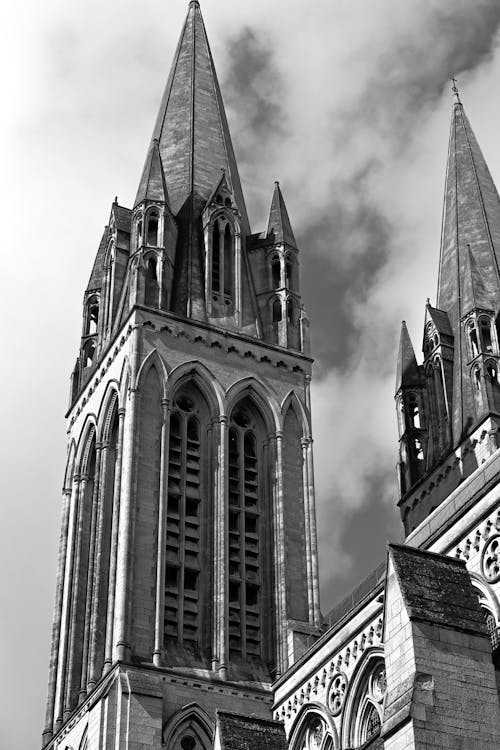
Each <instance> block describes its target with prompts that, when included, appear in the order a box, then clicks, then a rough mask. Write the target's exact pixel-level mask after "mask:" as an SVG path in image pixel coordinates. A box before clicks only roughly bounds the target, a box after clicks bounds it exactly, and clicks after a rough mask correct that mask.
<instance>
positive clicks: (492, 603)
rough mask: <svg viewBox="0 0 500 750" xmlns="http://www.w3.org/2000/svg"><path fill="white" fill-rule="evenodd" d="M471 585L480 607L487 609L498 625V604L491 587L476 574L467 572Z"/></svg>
mask: <svg viewBox="0 0 500 750" xmlns="http://www.w3.org/2000/svg"><path fill="white" fill-rule="evenodd" d="M469 575H470V578H471V582H472V585H473V586H474V588H475V589H476V592H477V594H478V597H479V604H480V606H481V607H484V608H486V609H489V610H490V611H491V613H492V615H493V616H494V617H495V619H496V621H497V623H500V604H499V601H498V597H497V595H496V594H495V591H494V590H493V587H492V586H490V584H489V583H487V582H486V581H485V580H484V578H482V577H481V576H480V575H479V574H478V573H471V572H470V571H469Z"/></svg>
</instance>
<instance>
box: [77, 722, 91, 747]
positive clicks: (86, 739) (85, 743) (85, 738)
mask: <svg viewBox="0 0 500 750" xmlns="http://www.w3.org/2000/svg"><path fill="white" fill-rule="evenodd" d="M88 746H89V733H88V727H85V729H84V730H83V734H82V739H81V740H80V744H79V745H78V750H88Z"/></svg>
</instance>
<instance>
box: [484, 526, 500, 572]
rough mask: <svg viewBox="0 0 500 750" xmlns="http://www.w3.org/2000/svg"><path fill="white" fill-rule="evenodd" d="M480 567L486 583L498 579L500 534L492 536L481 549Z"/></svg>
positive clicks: (499, 569) (499, 570)
mask: <svg viewBox="0 0 500 750" xmlns="http://www.w3.org/2000/svg"><path fill="white" fill-rule="evenodd" d="M481 567H482V571H483V576H484V577H485V579H486V580H487V581H488V583H496V582H497V581H499V580H500V535H498V534H497V535H496V536H492V537H490V539H489V540H488V543H487V544H486V546H485V548H484V550H483V556H482V561H481Z"/></svg>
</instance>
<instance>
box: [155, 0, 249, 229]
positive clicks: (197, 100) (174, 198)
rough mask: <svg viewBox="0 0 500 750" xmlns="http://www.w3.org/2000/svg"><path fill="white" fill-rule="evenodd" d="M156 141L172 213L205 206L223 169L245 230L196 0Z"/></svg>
mask: <svg viewBox="0 0 500 750" xmlns="http://www.w3.org/2000/svg"><path fill="white" fill-rule="evenodd" d="M153 138H157V139H158V143H159V149H160V154H161V159H162V162H163V167H164V169H165V175H166V179H167V185H168V191H169V198H170V204H171V208H172V211H173V213H174V214H178V212H179V211H181V209H182V208H183V207H184V206H185V205H186V202H187V201H190V200H192V201H193V208H194V210H195V212H197V211H200V210H202V209H203V207H204V205H205V203H206V201H207V200H208V199H209V197H210V195H211V194H212V191H213V190H214V188H215V187H216V185H217V183H218V182H219V180H220V177H221V172H222V170H224V171H225V173H226V175H227V177H228V179H229V182H230V184H231V187H232V189H233V191H234V196H235V199H236V203H237V205H238V209H239V211H240V213H241V215H242V219H243V228H244V230H245V231H249V227H248V218H247V212H246V208H245V202H244V199H243V193H242V190H241V183H240V178H239V174H238V168H237V166H236V159H235V156H234V150H233V146H232V143H231V136H230V134H229V127H228V124H227V119H226V113H225V111H224V104H223V101H222V95H221V92H220V88H219V82H218V80H217V74H216V72H215V66H214V62H213V59H212V53H211V51H210V45H209V43H208V39H207V34H206V31H205V25H204V23H203V18H202V15H201V11H200V6H199V3H198V2H197V0H191V2H190V3H189V10H188V14H187V18H186V22H185V24H184V28H183V30H182V32H181V36H180V40H179V44H178V46H177V51H176V53H175V58H174V62H173V65H172V70H171V72H170V76H169V79H168V82H167V86H166V88H165V93H164V95H163V99H162V102H161V105H160V111H159V113H158V117H157V120H156V125H155V128H154V132H153Z"/></svg>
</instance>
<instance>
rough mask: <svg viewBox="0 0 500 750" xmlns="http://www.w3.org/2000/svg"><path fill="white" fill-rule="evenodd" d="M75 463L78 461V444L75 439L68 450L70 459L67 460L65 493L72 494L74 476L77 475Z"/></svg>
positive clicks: (64, 483)
mask: <svg viewBox="0 0 500 750" xmlns="http://www.w3.org/2000/svg"><path fill="white" fill-rule="evenodd" d="M75 461H76V442H75V440H74V438H73V439H72V440H71V443H70V445H69V449H68V458H67V460H66V470H65V472H64V482H63V492H71V487H72V485H73V476H74V473H75Z"/></svg>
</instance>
